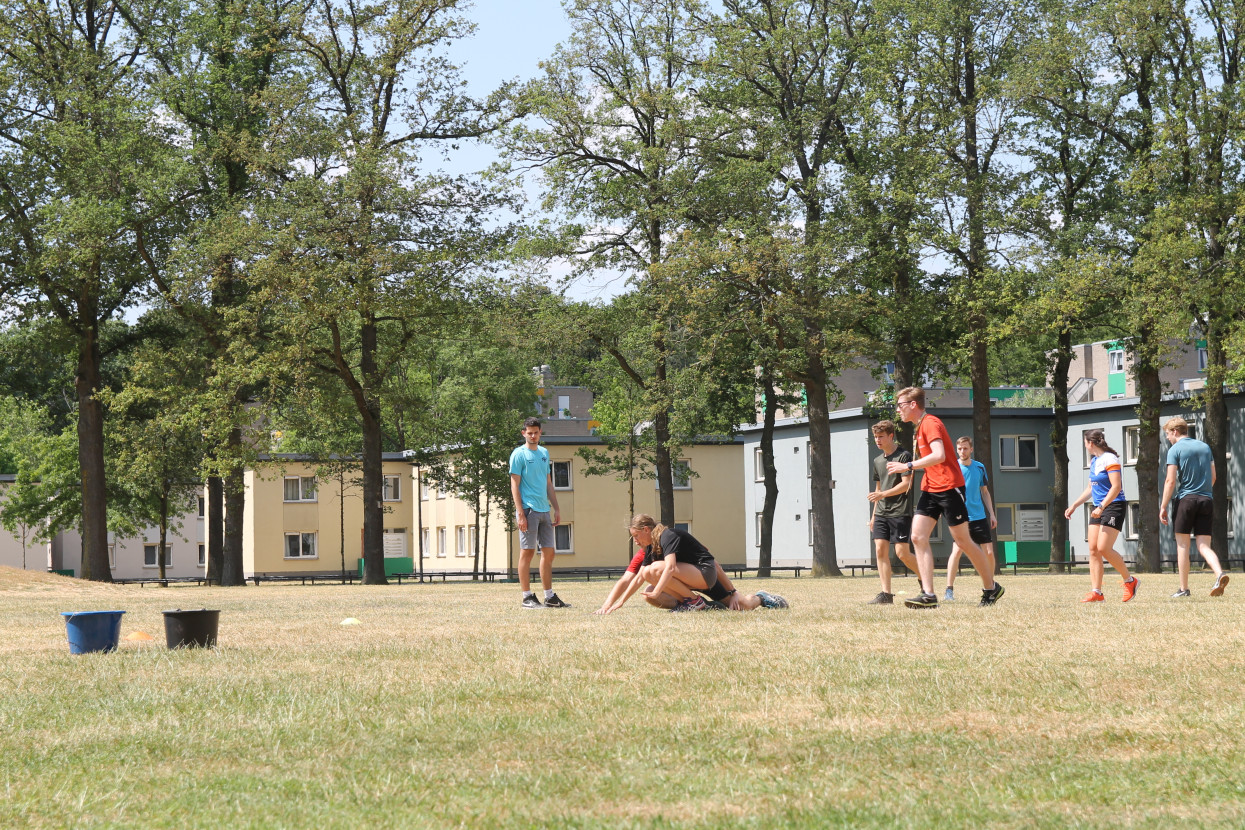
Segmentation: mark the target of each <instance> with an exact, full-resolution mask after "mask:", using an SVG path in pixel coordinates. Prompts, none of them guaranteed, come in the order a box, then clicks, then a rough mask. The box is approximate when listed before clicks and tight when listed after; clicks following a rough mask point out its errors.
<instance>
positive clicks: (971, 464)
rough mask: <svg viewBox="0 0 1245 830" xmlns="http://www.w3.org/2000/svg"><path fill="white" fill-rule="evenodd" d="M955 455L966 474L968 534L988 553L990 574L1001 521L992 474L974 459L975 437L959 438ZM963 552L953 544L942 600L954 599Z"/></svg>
mask: <svg viewBox="0 0 1245 830" xmlns="http://www.w3.org/2000/svg"><path fill="white" fill-rule="evenodd" d="M955 454H956V455H957V456H959V461H960V472H961V473H963V474H964V504H966V505H967V506H968V535H969V538H971V539H972V540H973V541H974V542H976V543H977V544H978V545H980V546H981V549H982V550H983V551H985V552H986V560H987V561H988V562H989V563H990V564H989V568H990V573H994V570H995V564H994V562H995V560H994V532H993V531H994V529H995V528H996V527H998V526H999V520H998V519H997V518H996V517H995V515H994V501H993V500H992V499H991V498H990V488H989V484H990V477H989V476H988V475H987V474H986V465H985V464H982V463H981V462H980V461H977V460H975V459H974V458H973V439H972V438H969V437H968V436H967V435H962V436H960V437H959V438H957V439H956V442H955ZM963 553H964V551H962V550H960V546H959V545H952V546H951V555H950V556H949V557H947V592H946V593H945V594H944V595H943V599H944V600H945V601H947V602H951V601H952V600H954V599H955V575H956V573H957V572H959V570H960V556H961V554H963Z"/></svg>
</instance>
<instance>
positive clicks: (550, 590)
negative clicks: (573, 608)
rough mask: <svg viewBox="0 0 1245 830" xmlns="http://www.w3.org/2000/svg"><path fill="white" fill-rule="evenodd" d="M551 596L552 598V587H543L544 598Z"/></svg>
mask: <svg viewBox="0 0 1245 830" xmlns="http://www.w3.org/2000/svg"><path fill="white" fill-rule="evenodd" d="M552 598H553V589H552V588H546V589H545V599H552Z"/></svg>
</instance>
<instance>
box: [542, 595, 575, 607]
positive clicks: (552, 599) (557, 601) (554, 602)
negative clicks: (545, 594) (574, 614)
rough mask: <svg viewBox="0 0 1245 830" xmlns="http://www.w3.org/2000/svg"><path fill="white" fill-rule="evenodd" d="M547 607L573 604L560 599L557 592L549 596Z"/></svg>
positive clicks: (546, 602) (546, 601)
mask: <svg viewBox="0 0 1245 830" xmlns="http://www.w3.org/2000/svg"><path fill="white" fill-rule="evenodd" d="M545 607H546V608H570V607H571V606H569V605H567V604H566V603H565V602H563V601H562V600H561V599H559V598H558V595H557V594H554V595H553V596H551V597H549V599H547V600H545Z"/></svg>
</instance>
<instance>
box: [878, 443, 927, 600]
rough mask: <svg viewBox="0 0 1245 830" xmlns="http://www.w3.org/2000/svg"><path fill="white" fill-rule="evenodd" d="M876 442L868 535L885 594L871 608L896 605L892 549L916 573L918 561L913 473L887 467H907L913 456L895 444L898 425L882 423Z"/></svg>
mask: <svg viewBox="0 0 1245 830" xmlns="http://www.w3.org/2000/svg"><path fill="white" fill-rule="evenodd" d="M872 430H873V442H874V443H875V444H877V446H878V449H880V450H881V451H882V454H881V455H879V456H877V457H876V458H874V459H873V481H874V482H876V486H875V487H874V490H873V492H871V493H870V494H869V501H870V503H871V504H872V507H873V510H872V512H871V513H870V515H869V532H870V535H871V537H872V538H873V549H874V552H875V554H876V558H877V564H878V578H879V579H881V580H882V590H881V591H880V592H879V593H878V595H877V596H876V597H874V598H873V599H872V600H870V601H869V604H870V605H894V604H895V594H894V593H893V592H892V591H891V555H890V546H891V545H894V546H895V555H896V556H898V557H899V560H900V561H901V562H903V563H904V565H906V566H907V568H908V570H910V571H911V572H912V573H916V572H917V570H916V557H914V556H913V555H912V548H911V533H912V473H911V472H908V471H905V472H902V473H892V472H889V471H888V470H887V466H886V465H887V464H888V463H890V462H892V461H898V462H899V463H901V464H907V463H908V462H909V461H911V460H912V454H911V453H910V452H908V451H907V450H905V449H904V448H903V447H901V446H899V445H898V444H897V443H895V423H894V422H893V421H879V422H878V423H876V424H874V425H873V427H872Z"/></svg>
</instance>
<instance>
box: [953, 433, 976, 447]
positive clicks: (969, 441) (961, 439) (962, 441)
mask: <svg viewBox="0 0 1245 830" xmlns="http://www.w3.org/2000/svg"><path fill="white" fill-rule="evenodd" d="M955 443H956V444H957V445H959V444H968V445H969V446H970V447H971V446H972V445H973V439H972V438H969V437H968V436H967V435H961V436H960V437H959V438H957V439H955Z"/></svg>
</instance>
